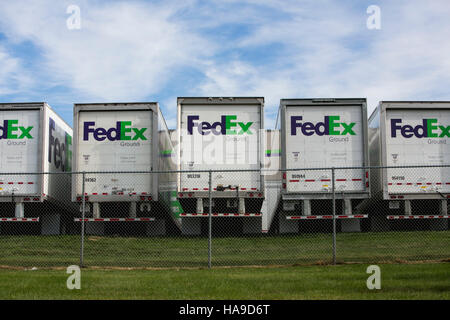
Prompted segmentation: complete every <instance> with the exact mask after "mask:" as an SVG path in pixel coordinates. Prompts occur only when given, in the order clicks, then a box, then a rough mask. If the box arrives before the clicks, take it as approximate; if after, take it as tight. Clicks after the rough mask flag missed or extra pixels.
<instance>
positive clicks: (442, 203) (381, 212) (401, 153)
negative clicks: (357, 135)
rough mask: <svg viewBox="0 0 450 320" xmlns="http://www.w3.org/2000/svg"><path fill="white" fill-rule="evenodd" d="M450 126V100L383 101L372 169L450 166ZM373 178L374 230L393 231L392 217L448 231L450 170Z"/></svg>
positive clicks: (372, 132)
mask: <svg viewBox="0 0 450 320" xmlns="http://www.w3.org/2000/svg"><path fill="white" fill-rule="evenodd" d="M449 124H450V102H449V101H442V102H441V101H382V102H380V103H379V105H378V106H377V108H376V109H375V110H374V111H373V113H372V115H371V116H370V118H369V143H370V162H371V165H372V166H383V167H385V166H391V167H401V166H422V165H424V166H433V165H437V166H439V165H442V166H445V165H450V161H449V159H450V139H449V138H450V133H449V130H448V129H449V128H450V126H449ZM371 176H372V185H371V186H372V187H371V188H372V195H373V197H372V199H370V201H368V202H369V203H370V204H371V207H372V209H371V212H372V218H373V219H371V220H372V229H374V230H387V229H389V226H390V223H388V221H386V220H387V219H386V218H387V217H388V218H390V219H394V220H396V219H402V220H404V219H409V218H412V219H416V218H421V219H430V220H427V221H429V225H430V227H431V228H436V229H446V228H447V225H448V209H447V206H448V198H449V197H450V168H449V167H429V168H420V167H419V168H407V167H405V168H387V169H376V168H374V169H372V170H371ZM415 223H416V224H417V221H416V222H415Z"/></svg>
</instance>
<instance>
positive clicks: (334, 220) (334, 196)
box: [331, 167, 336, 265]
mask: <svg viewBox="0 0 450 320" xmlns="http://www.w3.org/2000/svg"><path fill="white" fill-rule="evenodd" d="M334 170H335V169H334V167H332V168H331V190H332V192H333V264H334V265H335V264H336V190H335V176H334V173H335V172H334Z"/></svg>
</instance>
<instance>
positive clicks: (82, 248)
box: [80, 171, 86, 268]
mask: <svg viewBox="0 0 450 320" xmlns="http://www.w3.org/2000/svg"><path fill="white" fill-rule="evenodd" d="M81 177H82V179H83V182H82V184H81V194H82V199H83V200H82V205H81V248H80V268H82V267H83V264H84V223H85V222H84V213H85V209H86V197H85V196H84V193H85V192H84V182H85V172H84V171H83V173H82V175H81Z"/></svg>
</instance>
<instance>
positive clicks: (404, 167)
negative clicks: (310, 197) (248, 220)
mask: <svg viewBox="0 0 450 320" xmlns="http://www.w3.org/2000/svg"><path fill="white" fill-rule="evenodd" d="M414 168H450V164H442V165H408V166H360V167H356V166H353V167H316V168H290V169H215V170H165V171H160V170H154V171H151V170H148V171H73V172H0V176H1V175H52V174H61V175H72V174H73V175H82V174H85V175H86V174H136V173H142V174H146V173H149V174H162V173H208V172H289V171H315V170H351V169H365V170H368V169H414Z"/></svg>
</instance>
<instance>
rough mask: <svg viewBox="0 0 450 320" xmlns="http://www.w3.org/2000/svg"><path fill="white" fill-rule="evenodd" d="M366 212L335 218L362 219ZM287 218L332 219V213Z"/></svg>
mask: <svg viewBox="0 0 450 320" xmlns="http://www.w3.org/2000/svg"><path fill="white" fill-rule="evenodd" d="M367 217H368V215H367V214H353V215H345V216H342V215H341V216H336V219H364V218H367ZM286 219H287V220H319V219H333V216H332V215H323V216H286Z"/></svg>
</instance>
